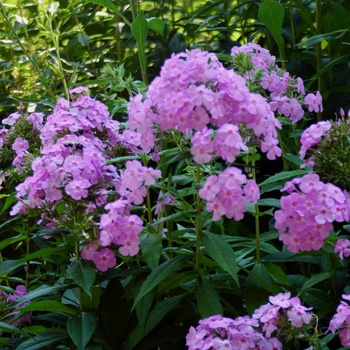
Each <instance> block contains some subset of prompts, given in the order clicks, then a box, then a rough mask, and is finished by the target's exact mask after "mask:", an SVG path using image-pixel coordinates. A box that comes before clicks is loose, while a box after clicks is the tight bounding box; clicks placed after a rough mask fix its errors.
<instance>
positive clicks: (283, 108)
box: [231, 43, 322, 124]
mask: <svg viewBox="0 0 350 350" xmlns="http://www.w3.org/2000/svg"><path fill="white" fill-rule="evenodd" d="M242 53H243V54H245V55H247V56H249V57H250V59H251V63H252V65H253V69H252V70H245V72H244V77H245V78H246V79H247V80H249V81H251V82H252V83H256V82H257V83H259V84H260V86H261V87H262V88H263V89H265V91H266V93H267V95H268V97H269V103H270V107H271V110H272V111H274V112H277V113H278V114H279V115H284V116H286V117H288V118H289V119H290V120H291V122H292V123H293V124H295V123H296V122H297V121H299V120H300V119H301V118H302V117H303V116H304V110H303V106H306V107H307V109H308V110H309V111H310V112H322V97H321V94H320V93H319V92H317V93H316V94H313V93H309V94H307V95H306V96H305V88H304V83H303V80H302V79H301V78H299V77H298V78H294V77H292V76H290V74H289V73H288V72H286V71H285V70H283V69H281V68H279V67H278V66H277V64H276V58H275V57H274V56H272V55H271V54H270V52H269V51H268V50H266V49H264V48H262V47H261V46H260V45H258V44H253V43H248V44H246V45H243V46H240V47H238V46H235V47H233V48H232V50H231V55H232V56H233V57H234V58H235V57H236V58H237V57H239V54H242ZM258 72H259V73H260V74H257V73H258Z"/></svg>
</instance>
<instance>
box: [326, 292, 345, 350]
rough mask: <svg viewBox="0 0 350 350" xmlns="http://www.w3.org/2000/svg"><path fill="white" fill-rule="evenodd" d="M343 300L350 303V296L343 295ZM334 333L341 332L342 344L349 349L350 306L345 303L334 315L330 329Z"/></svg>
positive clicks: (342, 302) (342, 303)
mask: <svg viewBox="0 0 350 350" xmlns="http://www.w3.org/2000/svg"><path fill="white" fill-rule="evenodd" d="M342 297H343V299H345V300H347V301H350V295H346V294H343V295H342ZM328 330H330V331H331V332H332V333H335V332H336V331H339V330H340V334H339V338H340V341H341V344H342V345H343V346H344V347H346V348H348V347H350V306H349V304H347V303H346V302H344V301H341V302H340V304H339V306H338V308H337V312H336V314H335V315H333V317H332V319H331V321H330V323H329V328H328Z"/></svg>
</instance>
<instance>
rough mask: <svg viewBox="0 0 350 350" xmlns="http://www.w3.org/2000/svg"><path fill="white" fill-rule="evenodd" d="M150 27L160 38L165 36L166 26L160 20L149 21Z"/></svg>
mask: <svg viewBox="0 0 350 350" xmlns="http://www.w3.org/2000/svg"><path fill="white" fill-rule="evenodd" d="M148 27H149V28H150V29H152V30H154V31H155V32H156V33H158V34H159V35H160V36H164V29H165V24H164V22H163V21H162V20H161V19H159V18H155V17H154V18H150V19H149V20H148Z"/></svg>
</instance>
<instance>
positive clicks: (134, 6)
mask: <svg viewBox="0 0 350 350" xmlns="http://www.w3.org/2000/svg"><path fill="white" fill-rule="evenodd" d="M130 6H131V12H132V19H135V18H136V16H137V12H138V3H137V0H130Z"/></svg>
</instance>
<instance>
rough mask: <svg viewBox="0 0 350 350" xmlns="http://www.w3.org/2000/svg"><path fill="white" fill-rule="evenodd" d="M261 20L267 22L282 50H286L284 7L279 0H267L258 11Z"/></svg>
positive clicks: (266, 24)
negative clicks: (283, 34)
mask: <svg viewBox="0 0 350 350" xmlns="http://www.w3.org/2000/svg"><path fill="white" fill-rule="evenodd" d="M258 17H259V21H261V22H262V23H264V24H265V26H266V28H267V29H268V30H269V31H270V33H271V35H272V36H273V38H274V39H275V41H276V44H277V46H278V48H279V50H280V52H284V40H283V36H282V25H283V20H284V8H283V6H282V5H281V4H280V3H279V2H275V1H270V0H265V1H264V2H263V3H262V4H261V6H260V8H259V13H258Z"/></svg>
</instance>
